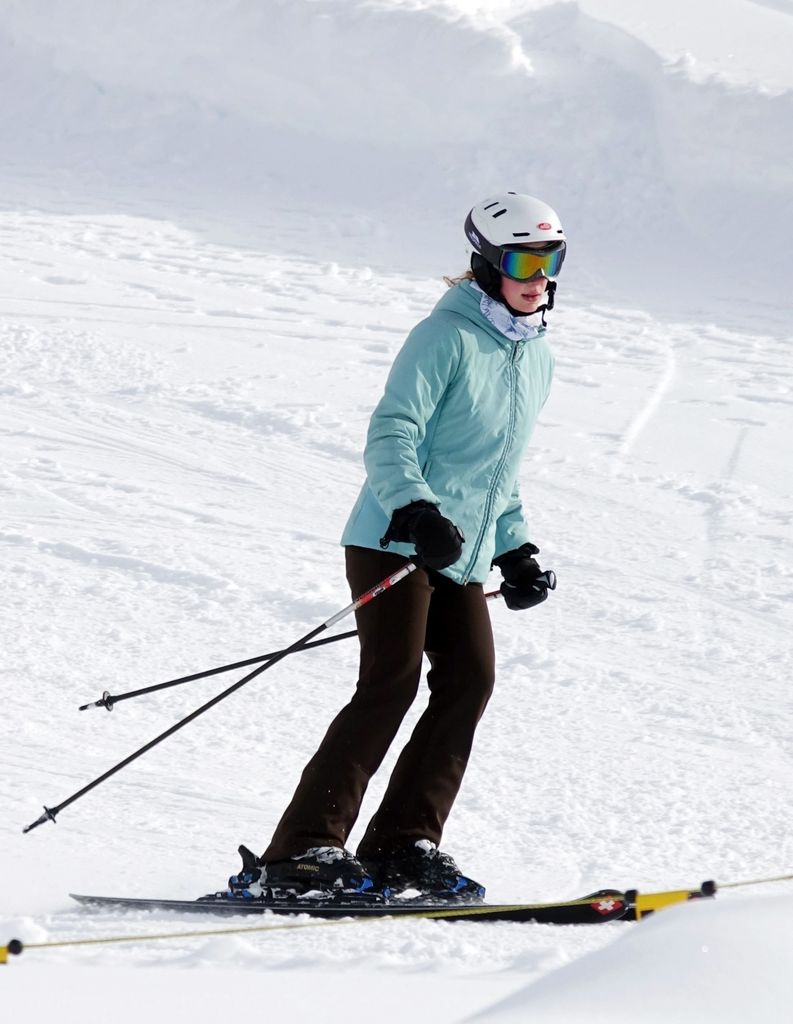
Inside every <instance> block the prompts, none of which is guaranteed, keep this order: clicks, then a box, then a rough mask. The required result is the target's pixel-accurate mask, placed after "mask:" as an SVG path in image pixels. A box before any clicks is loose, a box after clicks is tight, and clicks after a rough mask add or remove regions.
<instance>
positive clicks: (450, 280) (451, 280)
mask: <svg viewBox="0 0 793 1024" xmlns="http://www.w3.org/2000/svg"><path fill="white" fill-rule="evenodd" d="M443 280H444V282H445V284H446V285H447V287H449V288H454V286H455V285H456V284H460V283H461V282H462V281H473V280H474V272H473V270H466V272H465V273H464V274H460V275H459V276H458V277H444V279H443Z"/></svg>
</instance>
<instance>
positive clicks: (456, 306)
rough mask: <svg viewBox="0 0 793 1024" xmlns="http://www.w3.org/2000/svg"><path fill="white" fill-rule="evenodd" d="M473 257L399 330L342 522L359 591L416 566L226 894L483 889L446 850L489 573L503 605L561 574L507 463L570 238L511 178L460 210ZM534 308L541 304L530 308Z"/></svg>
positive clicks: (535, 598) (542, 591)
mask: <svg viewBox="0 0 793 1024" xmlns="http://www.w3.org/2000/svg"><path fill="white" fill-rule="evenodd" d="M465 233H466V236H467V238H468V242H469V243H470V246H471V248H472V255H471V270H470V271H469V272H468V273H467V274H466V275H464V276H463V277H462V278H459V279H457V280H456V281H449V282H447V283H449V284H450V285H452V287H451V288H450V290H449V291H448V292H447V293H446V294H445V295H444V296H443V298H442V299H441V300H440V302H438V304H437V305H436V307H435V309H434V310H433V311H432V313H431V314H430V315H429V316H428V317H427V318H426V319H425V320H423V321H422V322H421V323H419V324H418V325H417V326H416V327H415V328H414V329H413V330H412V331H411V333H410V335H409V336H408V338H407V341H406V342H405V344H404V346H403V348H402V350H401V351H400V352H399V354H398V355H397V357H396V360H395V362H394V365H393V367H392V369H391V373H390V375H389V377H388V381H387V383H386V387H385V394H384V395H383V397H382V399H381V400H380V402H379V404H378V405H377V407H376V408H375V410H374V413H373V414H372V418H371V422H370V425H369V432H368V437H367V443H366V449H365V452H364V462H365V466H366V473H367V477H366V482H365V484H364V486H363V489H362V490H361V493H360V496H359V498H358V501H357V502H356V504H355V507H354V508H353V510H352V513H351V515H350V518H349V521H348V523H347V526H346V528H345V530H344V534H343V537H342V544H343V545H344V546H345V557H346V568H347V579H348V581H349V584H350V588H351V590H352V593H353V596H355V597H357V596H358V595H359V594H361V593H363V592H365V591H366V590H368V589H369V588H370V587H372V586H374V585H375V584H376V583H378V582H379V581H380V580H382V579H383V578H385V577H386V576H388V575H390V574H391V573H393V572H395V571H396V570H397V569H398V568H399V567H400V566H402V565H403V564H404V563H405V561H406V559H408V558H416V557H418V559H419V568H418V570H417V571H415V572H413V573H412V574H411V575H409V576H408V577H407V578H405V579H404V580H403V581H402V582H400V583H399V584H398V585H397V586H395V587H394V588H393V589H391V590H389V591H388V592H387V593H385V594H384V595H382V596H381V597H380V598H378V599H377V600H375V601H372V602H370V603H369V604H367V605H365V606H364V607H363V608H361V609H359V610H358V611H357V612H356V620H357V626H358V633H359V638H360V644H361V661H360V677H359V680H358V684H357V688H356V691H355V693H354V695H353V697H352V699H351V700H350V702H349V704H347V706H346V707H345V708H343V709H342V711H340V712H339V714H338V715H337V716H336V718H335V719H334V720H333V722H332V723H331V725H330V727H329V729H328V731H327V734H326V735H325V738H324V739H323V740H322V743H321V744H320V746H319V749H318V750H317V752H316V753H315V754H314V756H313V757H312V759H311V760H310V761H309V763H308V765H307V766H306V767H305V769H304V771H303V774H302V777H301V779H300V782H299V784H298V787H297V790H296V792H295V794H294V796H293V797H292V800H291V802H290V804H289V806H288V807H287V808H286V810H285V812H284V814H283V816H282V818H281V820H280V822H279V823H278V826H277V827H276V829H275V833H274V834H273V836H272V839H271V840H270V843H269V845H268V847H267V849H266V850H265V851H264V853H263V854H262V856H261V857H259V858H256V857H254V855H253V854H251V853H250V851H248V850H245V848H244V847H241V849H240V852H241V853H242V854H243V871H242V873H241V874H240V875H235V876H232V878H231V879H230V888H229V890H228V893H227V895H228V896H229V897H231V898H236V897H242V898H251V897H256V896H259V895H262V894H263V893H265V892H266V890H267V889H277V890H284V889H286V890H292V891H293V892H295V893H296V894H297V895H298V896H299V895H300V894H301V893H305V892H309V891H311V892H316V891H317V890H328V891H329V893H331V894H343V893H350V892H353V893H359V894H360V893H366V892H367V891H369V892H372V893H375V892H378V891H383V890H385V889H392V890H404V889H417V890H420V891H422V892H424V893H426V894H431V895H433V896H445V895H448V894H451V893H455V894H460V895H464V896H466V897H469V898H471V897H473V898H477V897H481V896H483V895H484V889H483V888H482V887H481V886H480V885H479V884H478V883H476V882H474V881H473V880H472V879H470V878H468V877H467V876H466V875H464V874H463V873H462V871H461V870H460V869H459V868H458V866H457V865H456V863H455V862H454V860H453V859H452V857H451V856H449V855H448V854H446V853H443V852H441V851H440V850H439V849H438V844H439V843H440V840H441V834H442V832H443V827H444V823H445V821H446V819H447V817H448V814H449V812H450V810H451V807H452V804H453V803H454V799H455V797H456V795H457V792H458V790H459V788H460V784H461V782H462V778H463V774H464V772H465V768H466V764H467V761H468V757H469V754H470V751H471V745H472V742H473V737H474V731H475V729H476V726H477V723H478V722H479V719H480V718H481V716H482V713H483V712H484V710H485V706H486V704H487V702H488V699H489V697H490V694H491V692H492V688H493V682H494V651H493V636H492V631H491V626H490V618H489V615H488V611H487V607H486V601H485V596H484V590H483V583H484V581H485V580H486V579H487V576H488V573H489V572H490V569H491V566H492V565H497V566H498V567H499V569H500V570H501V573H502V575H503V580H504V582H503V583H502V585H501V593H502V594H503V596H504V598H505V600H506V603H507V605H508V606H509V607H510V608H513V609H523V608H529V607H531V606H532V605H535V604H538V603H539V602H541V601H544V600H545V599H546V597H547V596H548V591H549V590H550V589H553V588H554V587H555V577H554V575H553V573H552V572H543V571H542V570H541V568H540V566H539V565H538V563H537V561H536V559H535V557H534V556H535V555H536V554H538V549H537V548H536V547H535V546H534V545H533V544H532V543H531V541H530V537H529V531H528V528H527V525H526V522H525V520H524V516H523V510H522V505H521V499H520V494H519V492H518V484H517V477H518V468H519V465H520V460H521V456H522V454H523V452H524V450H525V447H526V445H527V443H528V440H529V437H530V435H531V432H532V429H533V427H534V424H535V421H536V419H537V416H538V414H539V412H540V409H541V408H542V406H543V404H544V403H545V401H546V399H547V397H548V393H549V390H550V386H551V377H552V373H553V357H552V355H551V353H550V350H549V348H548V345H547V343H546V341H545V337H544V334H545V311H546V310H547V309H551V308H552V306H553V299H554V291H555V288H556V283H555V280H554V279H555V277H556V276H557V274H558V273H559V271H560V269H561V266H562V263H563V261H564V256H565V249H566V240H565V235H564V231H563V230H562V226H561V224H560V222H559V218H558V216H557V215H556V213H555V212H554V211H553V210H552V209H551V207H550V206H548V205H547V204H546V203H544V202H542V201H540V200H538V199H535V198H533V197H531V196H526V195H518V194H516V193H514V192H509V193H506V194H505V195H499V196H494V197H492V198H490V199H487V200H485V201H484V202H482V203H479V204H478V205H477V206H475V207H474V208H473V209H472V210H471V212H470V213H469V215H468V217H467V219H466V223H465ZM535 313H540V314H541V316H542V323H541V324H539V325H537V326H532V325H529V324H528V323H527V321H526V317H529V316H531V315H532V314H535ZM425 653H426V655H427V657H428V659H429V662H430V666H431V667H430V670H429V672H428V675H427V682H428V686H429V691H430V697H429V702H428V705H427V708H426V710H425V711H424V713H423V714H422V716H421V718H420V719H419V721H418V723H417V725H416V727H415V729H414V731H413V734H412V736H411V737H410V740H409V741H408V743H407V745H406V746H405V748H404V749H403V750H402V753H401V754H400V756H399V759H398V761H397V763H396V766H395V768H394V770H393V772H392V774H391V778H390V780H389V784H388V788H387V790H386V793H385V795H384V797H383V799H382V802H381V804H380V807H379V808H378V810H377V811H376V813H375V815H374V817H373V818H372V819H371V821H370V822H369V824H368V826H367V828H366V830H365V832H364V835H363V838H362V839H361V841H360V843H359V844H358V848H357V852H356V854H355V855H354V854H353V853H351V852H350V851H348V850H347V849H346V843H347V839H348V837H349V834H350V831H351V829H352V827H353V825H354V823H355V821H356V818H357V816H358V813H359V810H360V807H361V802H362V800H363V797H364V794H365V792H366V788H367V786H368V783H369V780H370V779H371V777H372V775H373V774H374V773H375V771H377V769H378V767H379V766H380V764H381V762H382V760H383V758H384V756H385V754H386V751H387V750H388V748H389V746H390V744H391V742H392V740H393V739H394V736H395V735H396V732H397V730H398V728H399V726H400V724H401V722H402V720H403V718H404V715H405V713H406V712H407V710H408V708H409V707H410V705H411V704H412V702H413V700H414V698H415V697H416V693H417V690H418V686H419V682H420V676H421V665H422V656H423V655H424V654H425Z"/></svg>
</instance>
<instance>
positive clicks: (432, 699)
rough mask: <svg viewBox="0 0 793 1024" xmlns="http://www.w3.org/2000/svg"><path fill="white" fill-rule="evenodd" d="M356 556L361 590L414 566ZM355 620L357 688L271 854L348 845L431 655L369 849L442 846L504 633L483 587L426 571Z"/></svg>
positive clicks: (365, 846) (350, 559)
mask: <svg viewBox="0 0 793 1024" xmlns="http://www.w3.org/2000/svg"><path fill="white" fill-rule="evenodd" d="M346 561H347V579H348V581H349V584H350V589H351V590H352V593H353V596H354V597H357V596H358V595H359V594H362V593H364V592H365V591H366V590H368V589H369V588H370V587H373V586H374V585H375V584H376V583H378V582H379V581H380V580H382V579H384V578H385V577H386V576H388V575H390V574H391V573H393V572H395V571H396V570H397V569H398V568H399V567H400V566H402V565H404V563H405V559H404V558H403V557H402V556H400V555H394V554H389V553H388V552H380V551H374V550H370V549H368V548H359V547H348V548H346ZM356 621H357V625H358V634H359V640H360V644H361V662H360V678H359V680H358V685H357V687H356V690H355V693H354V694H353V697H352V700H351V701H350V703H349V704H348V705H347V706H346V707H345V708H343V709H342V710H341V711H340V712H339V714H338V715H337V716H336V718H335V719H334V720H333V722H332V723H331V725H330V728H329V729H328V731H327V733H326V735H325V738H324V739H323V740H322V743H321V744H320V746H319V749H318V750H317V752H316V753H315V754H314V756H313V757H312V759H311V760H310V761H309V763H308V764H307V765H306V767H305V769H304V770H303V774H302V776H301V779H300V782H299V784H298V787H297V790H296V791H295V794H294V796H293V797H292V801H291V803H290V804H289V806H288V807H287V809H286V811H285V812H284V814H283V816H282V818H281V820H280V822H279V823H278V826H277V828H276V830H275V834H274V835H273V837H272V840H271V842H270V845H269V846H268V847H267V849H266V850H265V852H264V854H263V860H265V861H276V860H283V859H285V858H287V857H289V856H291V855H293V854H298V853H302V852H304V851H305V850H306V849H308V848H309V847H312V846H345V845H346V842H347V837H348V836H349V834H350V830H351V829H352V827H353V825H354V824H355V820H356V818H357V817H358V813H359V811H360V808H361V802H362V800H363V797H364V794H365V793H366V787H367V786H368V784H369V779H370V778H371V777H372V775H373V774H374V773H375V772H376V771H377V769H378V768H379V766H380V764H381V762H382V760H383V758H384V757H385V754H386V751H387V750H388V748H389V746H390V745H391V742H392V741H393V739H394V736H395V735H396V733H397V730H398V729H399V726H400V724H401V722H402V719H403V718H404V716H405V714H406V712H407V710H408V708H409V707H410V705H411V704H412V703H413V700H414V699H415V697H416V694H417V692H418V687H419V682H420V679H421V664H422V655H423V654H424V653H425V652H426V654H427V657H428V659H429V662H430V666H431V668H430V670H429V672H428V674H427V683H428V686H429V701H428V704H427V707H426V709H425V711H424V713H423V714H422V716H421V718H420V719H419V721H418V722H417V724H416V727H415V729H414V730H413V734H412V736H411V737H410V739H409V741H408V743H407V744H406V746H405V748H404V749H403V751H402V753H401V754H400V756H399V759H398V761H397V763H396V766H395V767H394V770H393V772H392V774H391V779H390V781H389V783H388V788H387V790H386V793H385V795H384V797H383V800H382V803H381V804H380V807H379V809H378V810H377V812H376V813H375V815H374V817H373V818H372V820H371V821H370V822H369V825H368V827H367V829H366V832H365V834H364V836H363V839H362V840H361V842H360V844H359V846H358V854H359V856H363V857H377V856H379V855H382V854H383V853H386V852H387V851H389V850H391V849H394V848H395V847H396V848H398V847H400V846H403V845H404V844H405V843H406V842H410V841H412V840H414V839H429V840H431V841H432V842H433V843H439V842H440V838H441V833H442V831H443V826H444V823H445V821H446V819H447V817H448V815H449V812H450V810H451V808H452V804H453V803H454V800H455V797H456V796H457V792H458V790H459V788H460V784H461V782H462V779H463V774H464V772H465V768H466V764H467V762H468V756H469V754H470V752H471V745H472V743H473V738H474V731H475V729H476V726H477V723H478V722H479V719H480V718H481V717H482V713H483V712H484V710H485V707H486V705H487V702H488V699H489V698H490V694H491V693H492V690H493V682H494V674H495V657H494V651H493V634H492V631H491V628H490V616H489V614H488V611H487V606H486V601H485V596H484V591H483V588H482V585H481V583H468V584H466V585H465V586H461V585H460V584H458V583H454V582H453V581H452V580H450V579H449V578H448V577H446V576H443V575H441V574H440V573H437V572H434V571H433V570H432V569H419V570H417V571H416V572H414V573H412V574H411V575H410V576H408V577H406V578H405V579H403V580H401V581H400V582H399V583H397V584H396V585H395V586H394V587H393V588H392V589H390V590H387V591H385V592H384V593H383V594H381V595H380V596H379V597H377V598H375V599H374V600H373V601H371V602H370V603H369V604H367V605H364V607H363V608H361V609H359V610H358V611H357V612H356Z"/></svg>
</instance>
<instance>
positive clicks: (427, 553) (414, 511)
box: [380, 501, 465, 569]
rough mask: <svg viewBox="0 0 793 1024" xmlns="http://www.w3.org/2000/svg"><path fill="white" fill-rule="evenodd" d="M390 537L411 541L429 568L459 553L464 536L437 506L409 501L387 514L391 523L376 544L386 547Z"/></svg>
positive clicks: (450, 562) (440, 566) (452, 560)
mask: <svg viewBox="0 0 793 1024" xmlns="http://www.w3.org/2000/svg"><path fill="white" fill-rule="evenodd" d="M392 540H395V541H400V542H402V543H404V544H413V546H414V547H415V548H416V554H417V555H418V557H419V558H420V559H421V561H422V562H423V563H424V564H425V565H427V566H429V568H430V569H445V568H446V567H447V566H449V565H453V564H454V563H455V562H456V561H457V559H458V558H459V557H460V555H461V554H462V553H463V543H464V541H465V537H463V535H462V533H461V532H460V531H459V530H458V529H457V527H456V526H455V525H454V523H453V522H452V521H451V520H450V519H447V518H446V517H445V516H442V515H441V514H440V512H439V511H438V506H437V505H432V504H430V502H428V501H411V503H410V504H409V505H405V506H404V508H398V509H397V510H396V511H395V512H394V514H393V515H392V516H391V523H390V525H389V527H388V529H387V530H386V532H385V535H384V536H383V537H381V538H380V547H381V548H386V547H388V545H389V543H390V541H392Z"/></svg>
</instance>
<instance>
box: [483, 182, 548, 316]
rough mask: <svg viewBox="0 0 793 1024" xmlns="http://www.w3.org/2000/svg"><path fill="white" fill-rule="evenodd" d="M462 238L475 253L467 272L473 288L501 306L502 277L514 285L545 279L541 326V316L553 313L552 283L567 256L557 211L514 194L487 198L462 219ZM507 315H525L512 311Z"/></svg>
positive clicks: (540, 309) (538, 200)
mask: <svg viewBox="0 0 793 1024" xmlns="http://www.w3.org/2000/svg"><path fill="white" fill-rule="evenodd" d="M465 236H466V238H467V240H468V243H469V245H470V247H471V249H472V250H473V251H472V252H471V269H472V271H473V273H474V277H475V278H476V281H477V284H478V285H479V287H480V288H482V290H483V291H485V292H487V294H488V295H490V296H492V297H493V298H494V299H497V300H499V301H501V302H503V301H504V299H503V296H502V295H501V276H502V275H504V276H506V277H509V278H512V279H513V280H516V281H529V280H531V279H532V278H536V277H546V278H548V301H547V303H546V305H545V306H541V307H540V308H539V310H538V312H540V311H542V312H543V323H545V316H544V312H545V310H547V309H553V303H554V293H555V291H556V281H555V278H556V277H557V275H558V274H559V271H560V270H561V269H562V264H563V263H564V258H565V255H566V252H567V237H566V235H565V233H564V228H563V227H562V224H561V221H560V220H559V215H558V214H557V213H556V211H555V210H554V209H553V208H552V207H551V206H549V205H548V204H547V203H545V202H543V201H542V200H541V199H536V198H535V197H534V196H526V195H519V194H518V193H517V192H506V193H503V194H501V195H496V196H491V197H490V198H489V199H484V200H483V201H482V202H481V203H477V204H476V206H474V208H473V209H472V210H471V212H470V213H469V214H468V216H467V217H466V220H465ZM538 242H539V243H542V246H538V245H537V243H538ZM469 251H470V250H469ZM510 312H512V313H513V314H515V315H525V314H520V313H517V311H515V310H512V309H511V308H510Z"/></svg>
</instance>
